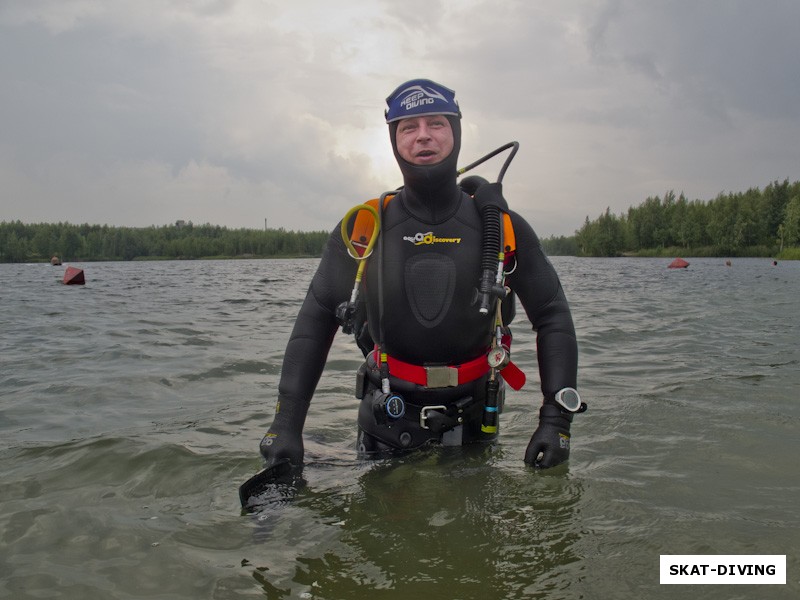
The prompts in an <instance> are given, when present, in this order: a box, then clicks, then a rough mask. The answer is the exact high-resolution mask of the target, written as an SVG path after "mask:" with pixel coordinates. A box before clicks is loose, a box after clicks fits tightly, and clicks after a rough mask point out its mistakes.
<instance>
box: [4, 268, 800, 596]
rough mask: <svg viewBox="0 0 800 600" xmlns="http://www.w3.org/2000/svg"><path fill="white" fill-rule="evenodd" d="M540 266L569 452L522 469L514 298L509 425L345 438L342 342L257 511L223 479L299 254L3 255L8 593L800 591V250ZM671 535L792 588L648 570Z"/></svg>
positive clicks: (283, 333) (280, 345)
mask: <svg viewBox="0 0 800 600" xmlns="http://www.w3.org/2000/svg"><path fill="white" fill-rule="evenodd" d="M553 262H554V264H555V266H556V268H557V269H558V271H559V274H560V275H561V279H562V282H563V284H564V287H565V289H566V292H567V296H568V298H569V300H570V303H571V306H572V309H573V315H574V319H575V322H576V327H577V329H578V334H579V344H580V357H581V367H580V372H579V383H580V387H581V391H582V393H583V396H584V398H585V399H586V400H587V401H588V402H589V405H590V409H589V412H587V413H586V414H584V415H580V416H578V417H576V419H575V423H574V425H573V450H572V456H571V460H570V463H569V465H568V466H562V467H558V468H556V469H553V470H550V471H542V472H536V471H533V470H530V469H529V468H527V467H525V465H524V464H523V463H522V456H523V453H524V450H525V446H526V444H527V441H528V439H529V437H530V435H531V433H532V431H533V428H534V425H535V420H534V415H535V411H534V410H533V408H532V406H533V405H534V404H538V403H539V401H540V398H539V396H538V391H537V378H536V366H535V365H536V355H535V344H534V338H533V335H532V334H531V333H529V332H528V329H527V327H525V326H524V324H523V321H522V320H521V319H518V322H517V323H516V326H515V327H514V331H515V361H516V362H517V363H518V364H520V366H521V367H522V368H523V369H524V370H525V371H526V372H527V373H528V376H529V385H528V386H527V388H526V389H525V390H523V391H522V392H514V393H511V394H510V395H509V398H508V399H507V401H506V412H505V413H504V415H503V419H502V429H503V433H502V435H501V441H500V443H498V444H497V445H496V446H494V447H493V448H488V449H466V450H464V449H452V448H448V449H430V450H426V451H423V452H420V453H418V454H415V455H412V456H410V457H406V458H403V459H396V460H391V461H378V462H360V461H357V460H356V459H355V456H354V452H353V446H354V442H355V418H356V401H355V399H354V398H352V388H353V381H354V377H353V374H354V372H355V370H356V368H357V367H358V365H359V362H360V361H359V354H358V351H357V350H356V348H355V346H354V345H353V344H351V343H350V342H349V340H348V339H347V338H346V336H341V335H340V336H339V337H338V338H337V339H336V341H335V342H334V346H333V349H332V353H331V358H330V360H329V362H328V366H327V368H326V371H325V373H324V375H323V379H322V381H321V383H320V386H319V388H318V391H317V395H316V397H315V399H314V402H313V403H312V408H311V411H310V413H309V418H308V422H307V426H306V431H305V434H306V435H305V438H306V458H307V462H308V465H307V467H306V469H305V471H304V481H303V482H300V483H299V484H298V485H296V486H294V487H291V488H286V489H283V490H279V491H276V494H275V497H274V498H272V500H271V501H270V502H269V504H267V505H266V506H265V507H264V509H263V510H260V511H259V512H257V513H255V514H242V513H241V511H240V508H239V502H238V497H237V488H238V486H239V484H240V483H242V482H243V481H244V480H245V479H247V478H248V477H249V476H250V475H251V474H252V473H254V472H255V471H257V470H258V469H259V468H260V467H261V461H260V458H259V455H258V441H259V440H260V438H261V435H262V434H263V431H264V429H265V427H266V426H267V425H268V424H269V422H270V421H271V418H272V410H273V405H274V400H275V390H276V387H277V382H278V378H279V373H280V368H281V359H282V354H283V350H284V347H285V344H286V341H287V339H288V335H289V332H290V330H291V327H292V324H293V319H294V316H295V314H296V312H297V310H298V308H299V306H300V303H301V301H302V299H303V297H304V295H305V290H306V287H307V285H308V282H309V281H310V278H311V276H312V274H313V272H314V269H315V268H316V265H317V261H315V260H268V261H267V260H265V261H220V262H164V263H86V264H82V265H77V266H81V267H83V268H84V269H85V272H86V278H87V284H86V285H85V286H63V285H61V284H60V283H59V281H60V278H61V276H62V275H63V267H51V266H49V265H0V276H1V277H2V281H3V286H2V288H1V289H0V328H1V330H2V338H0V360H1V361H2V364H1V366H0V436H2V440H3V442H2V446H0V460H1V461H2V465H3V468H2V472H3V477H2V479H0V597H2V598H14V599H17V598H20V599H22V598H75V599H87V598H98V599H100V598H101V599H123V598H125V599H128V598H131V599H132V598H165V599H167V598H169V599H183V598H186V599H189V598H215V599H217V598H219V599H222V598H270V599H276V598H324V599H331V600H333V599H343V598H376V599H380V598H441V599H465V598H481V599H493V598H497V599H506V598H508V599H511V598H543V599H544V598H547V599H557V598H563V599H573V598H587V599H592V598H601V599H604V598H615V599H629V598H630V599H633V598H688V597H694V596H699V597H703V598H712V599H716V598H719V599H723V598H724V599H731V598H781V599H782V598H787V599H788V598H797V597H798V596H800V557H799V554H798V547H799V546H800V513H799V512H798V510H797V503H798V498H800V469H798V456H800V407H799V406H798V392H797V390H798V387H800V350H799V349H798V339H800V316H798V308H800V301H798V292H800V264H798V263H790V262H782V263H781V264H779V265H778V266H773V265H772V264H771V262H770V261H767V260H756V259H749V260H742V259H740V260H734V261H733V264H732V266H730V267H726V266H725V265H724V261H723V260H721V259H690V262H691V263H692V264H691V266H690V267H689V269H687V270H677V271H675V270H668V269H667V268H666V265H667V263H668V261H664V260H656V259H652V260H651V259H575V258H560V257H556V258H554V259H553ZM520 313H521V311H520ZM521 314H522V313H521ZM661 554H785V555H787V571H788V573H787V584H786V585H785V586H761V587H757V588H756V587H753V586H702V587H700V586H691V587H686V586H660V585H659V572H658V569H659V556H660V555H661Z"/></svg>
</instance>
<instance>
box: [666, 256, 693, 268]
mask: <svg viewBox="0 0 800 600" xmlns="http://www.w3.org/2000/svg"><path fill="white" fill-rule="evenodd" d="M688 266H689V263H688V262H686V261H685V260H683V259H682V258H676V259H675V260H673V261H672V262H671V263H669V268H670V269H685V268H686V267H688Z"/></svg>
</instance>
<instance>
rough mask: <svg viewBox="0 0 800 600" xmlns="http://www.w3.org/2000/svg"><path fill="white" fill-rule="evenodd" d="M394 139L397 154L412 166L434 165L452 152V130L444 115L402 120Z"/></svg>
mask: <svg viewBox="0 0 800 600" xmlns="http://www.w3.org/2000/svg"><path fill="white" fill-rule="evenodd" d="M395 139H396V141H397V153H398V154H399V155H400V157H401V158H402V159H403V160H405V161H406V162H409V163H411V164H412V165H435V164H437V163H440V162H442V161H443V160H444V159H445V158H447V157H448V156H450V153H451V152H452V151H453V144H454V141H453V128H452V127H450V121H448V120H447V117H445V116H444V115H428V116H424V117H411V118H409V119H403V120H402V121H400V122H399V123H398V124H397V134H396V136H395Z"/></svg>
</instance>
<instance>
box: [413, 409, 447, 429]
mask: <svg viewBox="0 0 800 600" xmlns="http://www.w3.org/2000/svg"><path fill="white" fill-rule="evenodd" d="M431 410H444V411H446V410H447V407H446V406H444V405H443V404H438V405H435V406H423V407H421V408H420V409H419V426H420V427H422V428H423V429H430V427H428V412H429V411H431Z"/></svg>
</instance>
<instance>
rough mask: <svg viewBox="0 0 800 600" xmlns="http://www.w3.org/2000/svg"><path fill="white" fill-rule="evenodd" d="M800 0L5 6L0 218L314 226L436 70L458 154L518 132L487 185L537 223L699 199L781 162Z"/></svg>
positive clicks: (353, 190)
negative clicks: (398, 90)
mask: <svg viewBox="0 0 800 600" xmlns="http://www.w3.org/2000/svg"><path fill="white" fill-rule="evenodd" d="M798 13H800V5H797V4H796V3H792V2H780V1H774V2H764V3H758V4H751V3H746V2H718V3H699V4H698V3H693V2H677V3H676V2H653V3H637V2H633V1H632V0H617V1H614V0H609V1H607V2H596V1H589V0H585V1H582V2H581V1H579V2H569V3H564V2H559V1H556V0H546V1H542V2H524V1H522V0H496V1H493V2H488V1H483V0H469V1H466V0H462V1H457V2H443V1H430V0H425V1H421V0H407V1H406V2H403V3H396V2H373V3H366V4H365V3H362V2H358V3H357V2H341V3H334V4H332V3H327V4H326V3H321V2H312V1H311V0H301V1H299V2H295V3H291V4H287V3H277V2H276V3H265V2H257V1H255V0H252V1H248V0H238V1H237V0H230V1H225V0H218V1H210V0H209V1H205V2H194V1H192V2H190V1H188V0H187V1H178V0H175V1H173V2H163V1H159V2H155V1H154V0H148V1H143V2H136V3H133V2H123V1H116V2H114V1H107V0H102V1H101V0H97V1H88V0H52V1H33V0H31V1H28V2H17V3H4V4H3V5H2V6H0V77H1V78H2V81H3V86H2V88H0V103H2V106H3V111H2V112H0V128H2V131H3V133H4V134H3V136H2V137H1V138H0V186H1V187H2V189H3V190H4V192H3V195H4V199H3V200H2V205H1V206H0V219H4V220H16V219H20V220H23V221H27V222H35V221H52V220H70V221H80V222H95V221H97V222H107V223H109V224H119V225H147V224H163V223H169V222H172V221H174V220H176V219H178V218H182V219H187V220H189V219H191V220H193V221H194V222H206V221H208V222H211V223H215V224H220V225H226V226H231V227H239V226H247V227H251V226H254V227H258V226H260V225H259V224H260V223H263V219H264V218H265V217H266V218H268V219H269V221H270V223H274V224H275V226H285V227H287V228H290V229H300V228H302V229H309V228H310V229H330V228H331V227H332V226H333V225H334V224H335V222H336V220H338V218H339V216H340V215H341V214H343V213H344V211H345V210H346V209H347V208H349V206H351V205H353V204H355V203H357V202H360V201H361V200H363V199H364V198H366V197H372V196H375V195H377V194H379V193H380V192H381V191H383V190H384V189H386V188H390V187H394V186H396V185H398V184H400V183H401V181H400V179H399V171H398V170H397V168H396V165H395V164H394V160H393V157H392V153H391V150H390V148H389V147H388V135H387V133H386V126H385V124H384V123H383V119H382V113H383V100H384V98H385V96H386V94H387V93H388V92H390V91H391V90H392V89H393V88H394V87H395V86H396V85H397V84H399V83H400V82H402V81H403V80H405V79H408V78H411V77H416V76H425V77H431V78H434V79H438V80H440V81H442V82H443V83H445V84H446V85H448V86H450V87H452V88H454V89H455V90H456V91H457V96H458V98H459V101H460V102H461V105H462V109H463V111H464V127H463V129H464V141H463V146H462V154H461V161H460V162H461V164H462V165H463V164H466V163H468V162H471V161H472V160H474V159H476V158H478V157H479V156H481V155H483V154H485V153H486V152H488V151H490V150H492V149H494V148H495V147H497V146H499V145H501V144H503V143H505V142H507V141H510V140H513V139H516V140H519V141H520V143H521V150H520V152H519V154H518V157H517V158H516V159H515V161H514V163H513V164H512V166H511V168H510V169H509V171H508V174H507V176H506V181H505V184H506V186H505V188H506V191H507V193H508V196H509V200H510V202H511V204H512V206H513V207H514V208H516V209H518V210H519V211H520V212H521V213H523V214H524V215H525V216H527V217H528V218H529V219H530V220H531V222H532V223H533V224H534V227H535V228H536V229H537V231H538V232H539V233H540V234H541V235H544V236H547V235H550V234H570V233H572V232H573V231H574V230H575V229H576V228H578V227H580V225H581V224H582V223H583V219H584V217H585V216H586V215H589V216H590V217H592V218H594V217H595V216H596V215H598V214H600V212H602V211H604V210H605V208H606V207H610V208H611V209H612V211H614V212H621V211H624V210H625V209H627V207H628V206H630V205H635V204H639V203H640V202H642V201H643V200H644V199H645V198H646V197H647V196H650V195H655V194H662V193H664V192H665V191H667V190H669V189H675V190H676V191H684V192H685V193H686V194H687V195H688V196H689V197H690V198H702V199H708V198H711V197H713V196H714V195H716V194H717V193H718V192H720V191H723V190H729V191H737V190H744V189H747V188H748V187H752V186H763V185H766V184H767V183H769V182H770V181H772V180H775V179H784V178H787V177H788V178H790V179H795V178H797V165H798V161H797V158H798V156H797V154H798V153H797V151H796V150H795V147H796V144H795V141H794V140H796V139H797V137H798V135H800V127H799V126H798V125H799V123H800V119H798V116H800V115H799V114H798V111H800V109H798V107H799V106H800V97H798V82H800V76H798V75H800V73H798V70H799V69H800V67H798V65H797V62H796V60H795V59H794V57H795V56H797V54H798V50H799V49H800V48H798V46H800V42H798V40H797V36H795V35H794V32H793V31H792V28H793V24H794V23H796V22H797V17H799V16H800V14H798ZM501 160H502V158H499V159H495V160H494V161H492V162H491V163H489V164H487V165H486V166H485V167H484V168H483V170H482V173H481V174H484V175H485V176H487V177H493V176H495V175H496V174H497V171H498V170H499V167H500V164H501ZM12 192H13V194H12ZM67 206H68V207H69V211H68V213H67V212H65V207H67ZM54 215H63V216H59V217H58V218H56V217H55V216H54Z"/></svg>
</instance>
